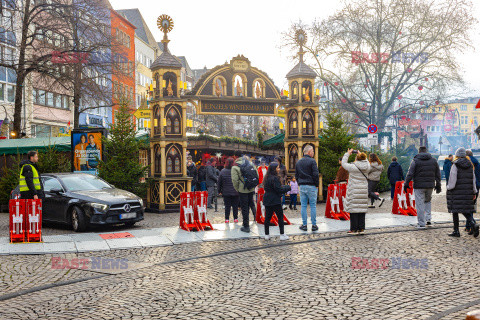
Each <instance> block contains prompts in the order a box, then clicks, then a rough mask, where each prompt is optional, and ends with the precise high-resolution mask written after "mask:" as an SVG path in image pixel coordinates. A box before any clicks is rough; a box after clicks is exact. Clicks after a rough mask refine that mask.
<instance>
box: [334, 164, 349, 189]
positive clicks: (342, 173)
mask: <svg viewBox="0 0 480 320" xmlns="http://www.w3.org/2000/svg"><path fill="white" fill-rule="evenodd" d="M338 163H339V164H340V168H338V171H337V176H336V177H335V180H336V181H337V183H338V184H346V183H347V182H348V171H347V170H345V168H344V167H343V166H342V158H339V159H338Z"/></svg>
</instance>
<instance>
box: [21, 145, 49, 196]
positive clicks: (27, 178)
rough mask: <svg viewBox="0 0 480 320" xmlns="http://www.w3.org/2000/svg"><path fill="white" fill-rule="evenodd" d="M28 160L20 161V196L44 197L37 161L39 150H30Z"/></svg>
mask: <svg viewBox="0 0 480 320" xmlns="http://www.w3.org/2000/svg"><path fill="white" fill-rule="evenodd" d="M27 157H28V160H23V161H22V162H20V179H19V187H20V198H21V199H42V198H43V197H44V193H43V185H42V182H41V180H40V174H39V173H38V168H37V162H38V152H37V151H29V152H28V153H27Z"/></svg>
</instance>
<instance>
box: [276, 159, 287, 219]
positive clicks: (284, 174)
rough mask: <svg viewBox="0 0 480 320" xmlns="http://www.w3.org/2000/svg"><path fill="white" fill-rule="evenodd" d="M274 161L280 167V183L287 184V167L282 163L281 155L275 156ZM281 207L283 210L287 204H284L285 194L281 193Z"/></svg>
mask: <svg viewBox="0 0 480 320" xmlns="http://www.w3.org/2000/svg"><path fill="white" fill-rule="evenodd" d="M275 161H276V162H277V163H278V165H279V167H280V173H279V177H280V183H281V184H282V186H284V185H286V184H287V167H285V165H284V164H283V163H282V157H275ZM282 207H283V210H285V209H287V206H286V205H285V194H283V195H282Z"/></svg>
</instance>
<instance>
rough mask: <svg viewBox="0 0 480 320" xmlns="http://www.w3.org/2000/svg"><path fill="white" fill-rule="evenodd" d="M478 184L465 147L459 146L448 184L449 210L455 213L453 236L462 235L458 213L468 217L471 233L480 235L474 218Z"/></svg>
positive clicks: (475, 235)
mask: <svg viewBox="0 0 480 320" xmlns="http://www.w3.org/2000/svg"><path fill="white" fill-rule="evenodd" d="M476 194H477V186H476V179H475V172H474V168H473V164H472V162H471V161H470V160H469V159H467V153H466V150H465V148H458V149H457V151H456V152H455V159H454V160H453V163H452V168H451V170H450V177H449V179H448V185H447V207H448V212H450V213H452V215H453V232H452V233H451V234H449V236H452V237H460V230H459V221H458V214H459V213H461V214H463V215H464V216H465V218H466V219H467V223H468V225H469V226H470V229H471V230H473V232H472V233H471V234H473V236H474V237H475V238H476V237H478V235H479V226H478V225H477V224H476V223H475V221H474V220H473V212H474V211H475V198H476Z"/></svg>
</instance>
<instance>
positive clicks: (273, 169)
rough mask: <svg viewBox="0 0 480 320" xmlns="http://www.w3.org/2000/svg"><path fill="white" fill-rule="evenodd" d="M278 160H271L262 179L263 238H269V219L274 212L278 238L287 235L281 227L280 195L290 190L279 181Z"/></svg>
mask: <svg viewBox="0 0 480 320" xmlns="http://www.w3.org/2000/svg"><path fill="white" fill-rule="evenodd" d="M280 170H281V169H280V167H279V165H278V162H272V163H270V165H269V166H268V170H267V174H266V176H265V178H264V180H263V185H264V189H265V195H264V196H263V205H264V206H265V224H264V226H265V240H270V230H269V227H270V220H272V217H273V214H274V213H275V214H276V215H277V218H278V226H279V227H280V240H288V236H287V235H286V234H285V232H284V229H283V226H284V224H283V208H282V196H283V195H284V194H285V193H287V192H288V191H290V186H283V185H282V183H281V182H280V177H279V172H280Z"/></svg>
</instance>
